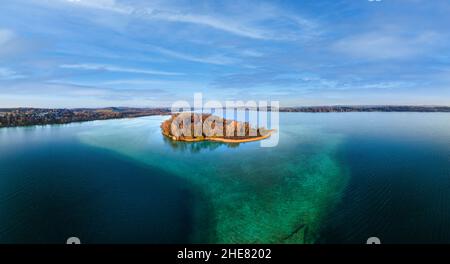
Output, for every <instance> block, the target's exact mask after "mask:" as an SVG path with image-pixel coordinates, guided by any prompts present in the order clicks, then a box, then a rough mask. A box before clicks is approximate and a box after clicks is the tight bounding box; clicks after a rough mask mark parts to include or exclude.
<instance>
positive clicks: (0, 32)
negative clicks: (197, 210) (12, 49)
mask: <svg viewBox="0 0 450 264" xmlns="http://www.w3.org/2000/svg"><path fill="white" fill-rule="evenodd" d="M14 38H15V34H14V32H12V31H11V30H8V29H1V28H0V48H4V47H5V46H6V45H7V44H8V43H10V42H11V41H12V40H13V39H14Z"/></svg>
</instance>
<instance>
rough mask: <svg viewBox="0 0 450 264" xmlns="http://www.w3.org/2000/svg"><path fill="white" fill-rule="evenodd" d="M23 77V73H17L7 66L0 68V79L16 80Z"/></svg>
mask: <svg viewBox="0 0 450 264" xmlns="http://www.w3.org/2000/svg"><path fill="white" fill-rule="evenodd" d="M22 78H25V76H24V75H22V74H19V73H17V72H15V71H13V70H11V69H8V68H0V80H7V81H8V80H17V79H22Z"/></svg>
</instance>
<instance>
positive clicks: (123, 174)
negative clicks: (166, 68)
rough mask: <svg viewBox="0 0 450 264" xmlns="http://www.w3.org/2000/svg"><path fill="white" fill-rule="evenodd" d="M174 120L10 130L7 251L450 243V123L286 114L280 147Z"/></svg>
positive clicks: (2, 157) (426, 118)
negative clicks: (173, 135) (166, 127)
mask: <svg viewBox="0 0 450 264" xmlns="http://www.w3.org/2000/svg"><path fill="white" fill-rule="evenodd" d="M165 118H167V117H163V116H153V117H144V118H136V119H122V120H108V121H94V122H85V123H74V124H69V125H55V126H42V127H27V128H7V129H0V148H1V151H0V242H2V243H23V242H31V243H49V242H50V243H63V242H64V241H65V239H66V238H67V237H69V236H78V237H80V239H81V240H82V242H85V243H119V242H125V243H180V242H193V243H197V242H202V243H205V242H206V243H364V242H365V239H367V237H370V236H378V237H380V239H382V241H383V242H387V243H396V242H433V241H436V242H450V227H448V223H450V214H449V213H448V212H450V204H449V203H448V201H449V200H450V174H449V167H450V161H449V153H450V122H449V121H450V115H448V114H445V113H324V114H309V113H281V114H280V129H279V136H280V141H279V144H278V145H277V146H276V147H274V148H261V147H260V143H259V142H250V143H244V144H239V145H237V144H232V145H229V144H222V143H212V142H198V143H186V142H172V141H170V140H168V139H167V138H165V137H163V136H162V135H161V133H160V129H159V125H160V123H161V121H163V120H164V119H165Z"/></svg>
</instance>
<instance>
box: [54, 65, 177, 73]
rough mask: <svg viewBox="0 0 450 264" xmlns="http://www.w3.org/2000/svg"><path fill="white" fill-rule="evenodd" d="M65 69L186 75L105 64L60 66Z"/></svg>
mask: <svg viewBox="0 0 450 264" xmlns="http://www.w3.org/2000/svg"><path fill="white" fill-rule="evenodd" d="M59 67H60V68H63V69H76V70H88V71H109V72H124V73H138V74H150V75H184V74H183V73H179V72H167V71H156V70H144V69H136V68H125V67H119V66H113V65H104V64H63V65H60V66H59Z"/></svg>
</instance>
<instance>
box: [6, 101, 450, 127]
mask: <svg viewBox="0 0 450 264" xmlns="http://www.w3.org/2000/svg"><path fill="white" fill-rule="evenodd" d="M268 110H270V108H269V109H268ZM279 111H280V112H287V113H348V112H420V113H450V106H395V105H387V106H344V105H342V106H340V105H336V106H301V107H281V108H280V109H279ZM170 114H171V110H170V108H161V107H159V108H132V107H108V108H73V109H63V108H48V109H47V108H26V107H20V108H0V128H2V127H23V126H35V125H57V124H69V123H76V122H87V121H95V120H109V119H123V118H134V117H143V116H155V115H170Z"/></svg>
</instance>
